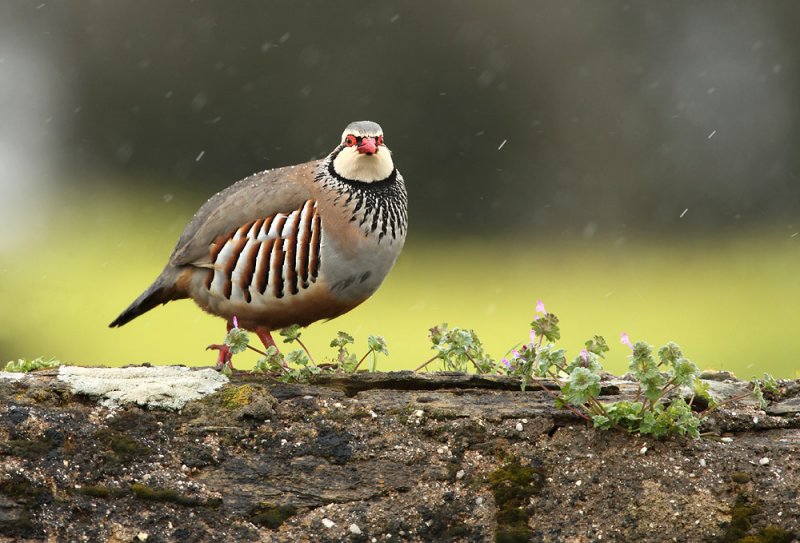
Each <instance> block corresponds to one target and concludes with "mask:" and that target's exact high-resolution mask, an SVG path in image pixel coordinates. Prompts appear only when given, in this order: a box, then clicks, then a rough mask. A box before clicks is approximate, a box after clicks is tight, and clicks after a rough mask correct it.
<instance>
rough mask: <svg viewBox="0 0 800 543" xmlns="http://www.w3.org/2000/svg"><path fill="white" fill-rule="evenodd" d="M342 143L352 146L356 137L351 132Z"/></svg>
mask: <svg viewBox="0 0 800 543" xmlns="http://www.w3.org/2000/svg"><path fill="white" fill-rule="evenodd" d="M344 144H345V145H347V146H348V147H352V146H353V145H355V144H356V137H355V136H354V135H353V134H350V135H349V136H347V137H346V138H345V139H344Z"/></svg>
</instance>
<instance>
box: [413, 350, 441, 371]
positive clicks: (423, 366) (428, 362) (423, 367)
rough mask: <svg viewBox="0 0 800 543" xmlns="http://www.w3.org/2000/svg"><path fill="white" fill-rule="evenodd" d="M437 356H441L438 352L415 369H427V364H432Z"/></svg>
mask: <svg viewBox="0 0 800 543" xmlns="http://www.w3.org/2000/svg"><path fill="white" fill-rule="evenodd" d="M437 358H439V355H438V354H437V355H434V356H433V358H431V359H430V360H428V361H427V362H425V363H424V364H423V365H421V366H420V367H418V368H417V369H415V370H414V371H415V372H417V371H419V370H422V369H425V366H427V365H428V364H430V363H431V362H433V361H434V360H436V359H437Z"/></svg>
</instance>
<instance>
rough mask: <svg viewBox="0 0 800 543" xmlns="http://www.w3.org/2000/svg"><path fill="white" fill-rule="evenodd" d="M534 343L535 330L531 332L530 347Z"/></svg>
mask: <svg viewBox="0 0 800 543" xmlns="http://www.w3.org/2000/svg"><path fill="white" fill-rule="evenodd" d="M534 343H536V330H531V345H533V344H534Z"/></svg>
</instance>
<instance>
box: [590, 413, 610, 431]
mask: <svg viewBox="0 0 800 543" xmlns="http://www.w3.org/2000/svg"><path fill="white" fill-rule="evenodd" d="M592 422H593V423H594V427H595V428H600V429H601V430H608V429H609V428H611V419H610V418H608V417H606V416H604V415H594V416H593V417H592Z"/></svg>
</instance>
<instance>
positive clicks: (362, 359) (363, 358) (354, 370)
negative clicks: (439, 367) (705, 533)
mask: <svg viewBox="0 0 800 543" xmlns="http://www.w3.org/2000/svg"><path fill="white" fill-rule="evenodd" d="M371 352H372V349H370V350H369V351H367V354H365V355H364V356H362V357H361V360H359V361H358V364H356V367H355V368H353V373H355V372H356V370H357V369H358V367H359V366H360V365H361V363H362V362H363V361H364V360H366V359H367V357H368V356H369V353H371ZM426 363H427V362H426Z"/></svg>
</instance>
